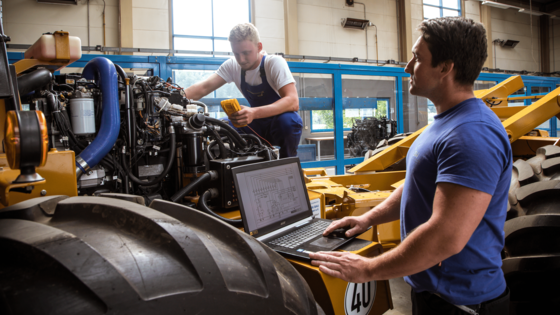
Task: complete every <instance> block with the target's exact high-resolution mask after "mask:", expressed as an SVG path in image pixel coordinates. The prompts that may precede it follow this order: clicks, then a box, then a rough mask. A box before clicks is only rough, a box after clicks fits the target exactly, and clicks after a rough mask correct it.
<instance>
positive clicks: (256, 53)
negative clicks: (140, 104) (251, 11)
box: [185, 23, 303, 158]
mask: <svg viewBox="0 0 560 315" xmlns="http://www.w3.org/2000/svg"><path fill="white" fill-rule="evenodd" d="M228 40H229V41H230V44H231V49H232V51H233V54H234V56H235V59H234V58H231V59H229V60H227V61H226V62H224V63H223V64H222V65H221V66H220V68H219V69H218V71H216V73H214V74H212V75H211V76H210V77H208V78H207V79H206V80H204V81H202V82H198V83H196V84H194V85H192V86H190V87H189V88H187V89H185V94H186V96H187V98H190V99H194V100H198V99H200V98H202V97H203V96H205V95H207V94H209V93H211V92H213V91H215V90H216V89H218V88H220V87H221V86H222V85H224V84H226V83H230V82H235V85H236V86H237V88H238V89H239V91H241V93H242V94H243V95H244V96H245V98H246V99H247V101H248V102H249V104H250V105H251V107H247V106H242V108H241V110H240V111H238V112H236V113H233V114H231V115H229V116H228V118H229V121H230V124H232V123H233V124H235V125H238V126H244V125H248V127H241V128H236V129H237V130H238V131H240V133H246V134H255V133H256V134H257V135H258V136H261V137H263V138H264V139H266V140H267V141H268V142H269V143H270V144H271V145H274V146H279V147H280V157H281V158H284V157H290V156H297V147H298V144H299V141H300V138H301V129H302V126H303V124H302V121H301V117H300V116H299V114H298V113H297V111H298V110H299V98H298V95H297V90H296V85H295V80H294V77H293V76H292V73H291V72H290V69H289V68H288V64H287V63H286V61H285V60H284V58H282V57H280V56H268V55H266V52H265V51H263V50H262V43H261V42H260V40H259V33H258V31H257V29H256V27H255V26H253V25H252V24H250V23H244V24H239V25H236V26H235V27H234V28H233V29H232V30H231V32H230V35H229V38H228Z"/></svg>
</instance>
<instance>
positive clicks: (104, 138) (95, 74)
mask: <svg viewBox="0 0 560 315" xmlns="http://www.w3.org/2000/svg"><path fill="white" fill-rule="evenodd" d="M82 77H83V78H86V79H88V80H95V81H97V82H99V84H100V87H101V94H102V102H103V113H102V114H101V126H100V127H99V133H97V136H96V137H95V140H93V142H92V143H91V144H90V145H89V146H88V147H87V148H85V149H84V151H82V153H80V155H79V156H77V157H76V176H77V177H79V176H80V175H81V174H82V173H85V172H87V171H88V170H89V168H91V167H94V166H95V165H97V164H98V163H99V162H100V161H101V159H102V158H104V157H105V155H107V153H109V151H111V148H113V145H114V144H115V142H116V141H117V138H118V136H119V130H120V123H121V117H120V111H119V81H118V76H117V71H116V69H115V65H114V64H113V62H112V61H111V60H109V59H107V58H103V57H97V58H93V59H92V60H91V61H90V62H88V63H87V65H86V67H85V68H84V71H83V73H82Z"/></svg>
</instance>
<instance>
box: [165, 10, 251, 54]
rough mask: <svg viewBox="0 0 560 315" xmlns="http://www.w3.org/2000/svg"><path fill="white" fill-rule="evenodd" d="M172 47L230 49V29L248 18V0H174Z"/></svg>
mask: <svg viewBox="0 0 560 315" xmlns="http://www.w3.org/2000/svg"><path fill="white" fill-rule="evenodd" d="M171 6H172V7H171V9H172V12H173V23H172V28H173V30H172V31H173V49H174V50H197V51H220V52H231V47H230V45H229V42H228V40H227V39H228V36H229V31H230V30H231V29H232V27H233V26H235V25H237V24H239V23H247V22H251V1H250V0H173V1H172V3H171Z"/></svg>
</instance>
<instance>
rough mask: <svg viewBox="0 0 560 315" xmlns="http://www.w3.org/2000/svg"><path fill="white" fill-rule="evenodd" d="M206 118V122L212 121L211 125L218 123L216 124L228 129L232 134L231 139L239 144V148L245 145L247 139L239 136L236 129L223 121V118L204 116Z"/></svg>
mask: <svg viewBox="0 0 560 315" xmlns="http://www.w3.org/2000/svg"><path fill="white" fill-rule="evenodd" d="M206 120H207V121H208V122H210V123H212V124H213V125H218V126H220V127H222V128H223V129H225V130H227V131H229V132H230V133H231V135H232V136H233V139H232V140H233V141H235V142H236V144H239V146H240V147H241V148H246V147H247V141H245V139H243V138H241V136H240V135H239V133H238V132H237V130H235V129H234V128H233V127H232V126H230V125H229V124H228V123H226V122H224V121H223V120H219V119H216V118H212V117H206Z"/></svg>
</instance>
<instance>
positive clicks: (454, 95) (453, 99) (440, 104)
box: [429, 87, 474, 115]
mask: <svg viewBox="0 0 560 315" xmlns="http://www.w3.org/2000/svg"><path fill="white" fill-rule="evenodd" d="M473 97H474V92H473V89H472V87H459V88H457V87H455V88H442V89H441V92H440V93H437V94H436V95H435V96H433V97H429V99H430V101H432V103H434V105H435V107H436V112H437V114H438V115H439V114H441V113H443V112H445V111H446V110H448V109H451V108H453V107H455V106H456V105H458V104H460V103H461V102H463V101H466V100H468V99H471V98H473Z"/></svg>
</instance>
